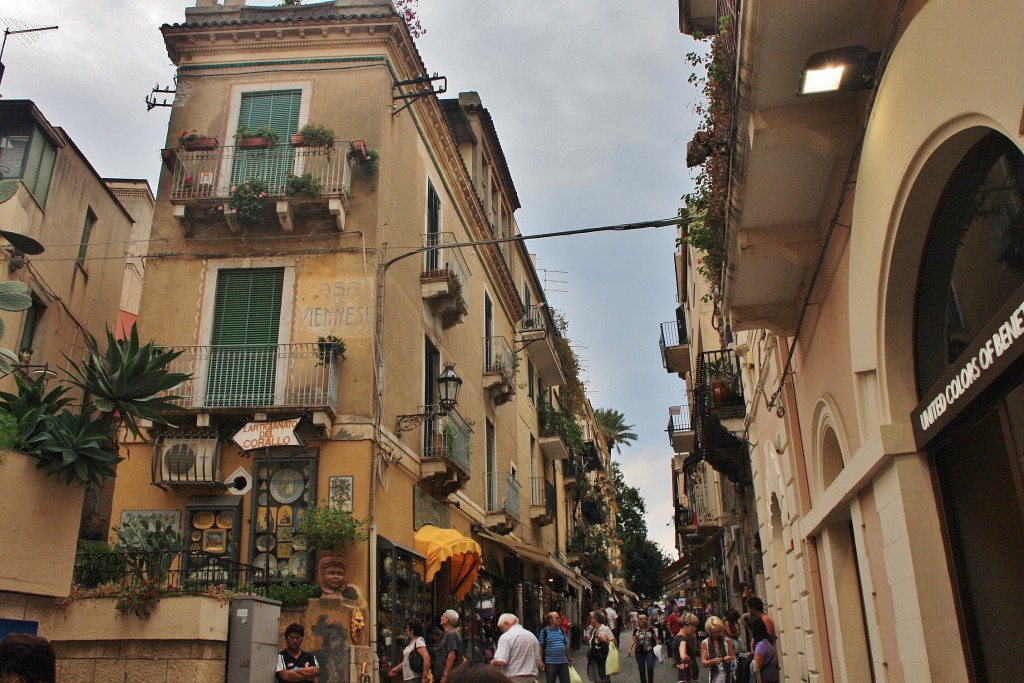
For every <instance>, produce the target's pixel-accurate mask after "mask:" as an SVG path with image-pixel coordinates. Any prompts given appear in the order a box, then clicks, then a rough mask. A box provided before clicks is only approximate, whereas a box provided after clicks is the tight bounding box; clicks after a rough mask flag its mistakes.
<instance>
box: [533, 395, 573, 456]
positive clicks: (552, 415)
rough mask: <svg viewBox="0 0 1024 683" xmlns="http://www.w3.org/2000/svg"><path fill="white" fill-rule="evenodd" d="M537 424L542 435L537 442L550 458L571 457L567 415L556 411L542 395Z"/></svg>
mask: <svg viewBox="0 0 1024 683" xmlns="http://www.w3.org/2000/svg"><path fill="white" fill-rule="evenodd" d="M537 426H538V427H539V428H540V436H539V437H538V438H537V443H538V445H539V446H540V449H541V451H542V452H543V453H544V457H546V458H547V459H548V460H565V459H567V458H568V457H569V449H568V448H567V447H566V445H565V444H566V442H567V441H568V439H567V436H566V432H567V425H566V417H565V415H564V414H562V413H561V412H559V411H556V410H555V409H554V408H552V407H551V405H550V404H549V403H548V402H547V401H545V400H544V398H543V397H542V398H541V399H540V402H539V404H538V406H537Z"/></svg>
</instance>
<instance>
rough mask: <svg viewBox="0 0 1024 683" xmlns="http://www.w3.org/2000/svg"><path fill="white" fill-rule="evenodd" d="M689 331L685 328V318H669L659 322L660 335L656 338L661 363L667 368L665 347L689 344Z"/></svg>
mask: <svg viewBox="0 0 1024 683" xmlns="http://www.w3.org/2000/svg"><path fill="white" fill-rule="evenodd" d="M689 345H690V341H689V332H688V331H687V329H686V320H670V321H668V322H665V323H662V324H661V335H660V336H659V339H658V348H660V349H661V364H662V366H664V367H665V369H666V370H667V369H668V357H667V356H666V354H665V351H666V349H670V348H672V347H674V346H689Z"/></svg>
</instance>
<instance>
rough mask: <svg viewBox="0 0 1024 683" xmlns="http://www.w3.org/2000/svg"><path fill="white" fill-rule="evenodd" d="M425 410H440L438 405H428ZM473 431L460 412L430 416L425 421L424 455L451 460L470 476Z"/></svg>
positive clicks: (425, 456) (431, 411) (429, 411)
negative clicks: (470, 446)
mask: <svg viewBox="0 0 1024 683" xmlns="http://www.w3.org/2000/svg"><path fill="white" fill-rule="evenodd" d="M423 412H428V413H433V412H438V407H437V406H427V407H426V409H425V410H424V411H423ZM472 433H473V430H472V428H470V426H469V423H468V422H466V420H465V418H463V417H462V416H461V415H459V413H458V412H456V411H455V410H452V411H451V412H450V413H448V414H447V415H437V416H436V417H431V418H428V419H427V421H426V422H425V423H423V457H424V458H442V459H444V460H448V461H450V462H451V463H452V464H454V465H455V466H456V467H458V468H459V469H460V470H462V472H464V473H465V474H466V475H467V476H469V474H470V472H469V462H470V458H469V438H470V434H472Z"/></svg>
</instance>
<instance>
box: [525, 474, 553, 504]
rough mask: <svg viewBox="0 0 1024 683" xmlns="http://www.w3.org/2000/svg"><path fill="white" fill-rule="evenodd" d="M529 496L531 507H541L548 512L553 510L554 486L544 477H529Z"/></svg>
mask: <svg viewBox="0 0 1024 683" xmlns="http://www.w3.org/2000/svg"><path fill="white" fill-rule="evenodd" d="M530 494H531V495H530V504H531V505H543V506H544V507H546V508H547V509H548V510H554V509H555V505H556V502H555V501H556V500H557V499H556V497H555V485H554V484H553V483H551V482H550V481H548V480H547V479H546V478H545V477H530Z"/></svg>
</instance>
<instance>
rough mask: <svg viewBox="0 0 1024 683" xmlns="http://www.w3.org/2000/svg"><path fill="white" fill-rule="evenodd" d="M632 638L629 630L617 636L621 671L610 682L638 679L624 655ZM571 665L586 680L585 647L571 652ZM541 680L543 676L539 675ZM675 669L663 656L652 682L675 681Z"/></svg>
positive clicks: (703, 681) (704, 678)
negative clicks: (662, 662) (663, 661)
mask: <svg viewBox="0 0 1024 683" xmlns="http://www.w3.org/2000/svg"><path fill="white" fill-rule="evenodd" d="M631 639H632V633H631V632H630V631H623V632H622V635H621V636H620V637H619V643H620V645H621V647H620V648H619V654H620V655H621V659H622V662H621V667H620V668H621V672H620V673H619V675H618V676H612V683H636V682H637V681H639V680H640V671H639V669H638V668H637V665H636V660H635V659H634V658H633V657H627V656H626V650H628V649H629V643H630V640H631ZM572 665H573V666H574V667H575V668H576V671H578V672H579V674H580V677H581V678H582V679H583V680H584V681H587V649H586V648H585V647H580V648H577V649H576V650H573V653H572ZM541 680H543V677H541ZM677 680H678V679H677V678H676V670H675V668H673V666H672V660H671V658H669V657H667V656H666V658H665V663H664V664H658V665H656V666H655V667H654V683H676V681H677ZM700 683H708V670H707V669H701V672H700Z"/></svg>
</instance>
